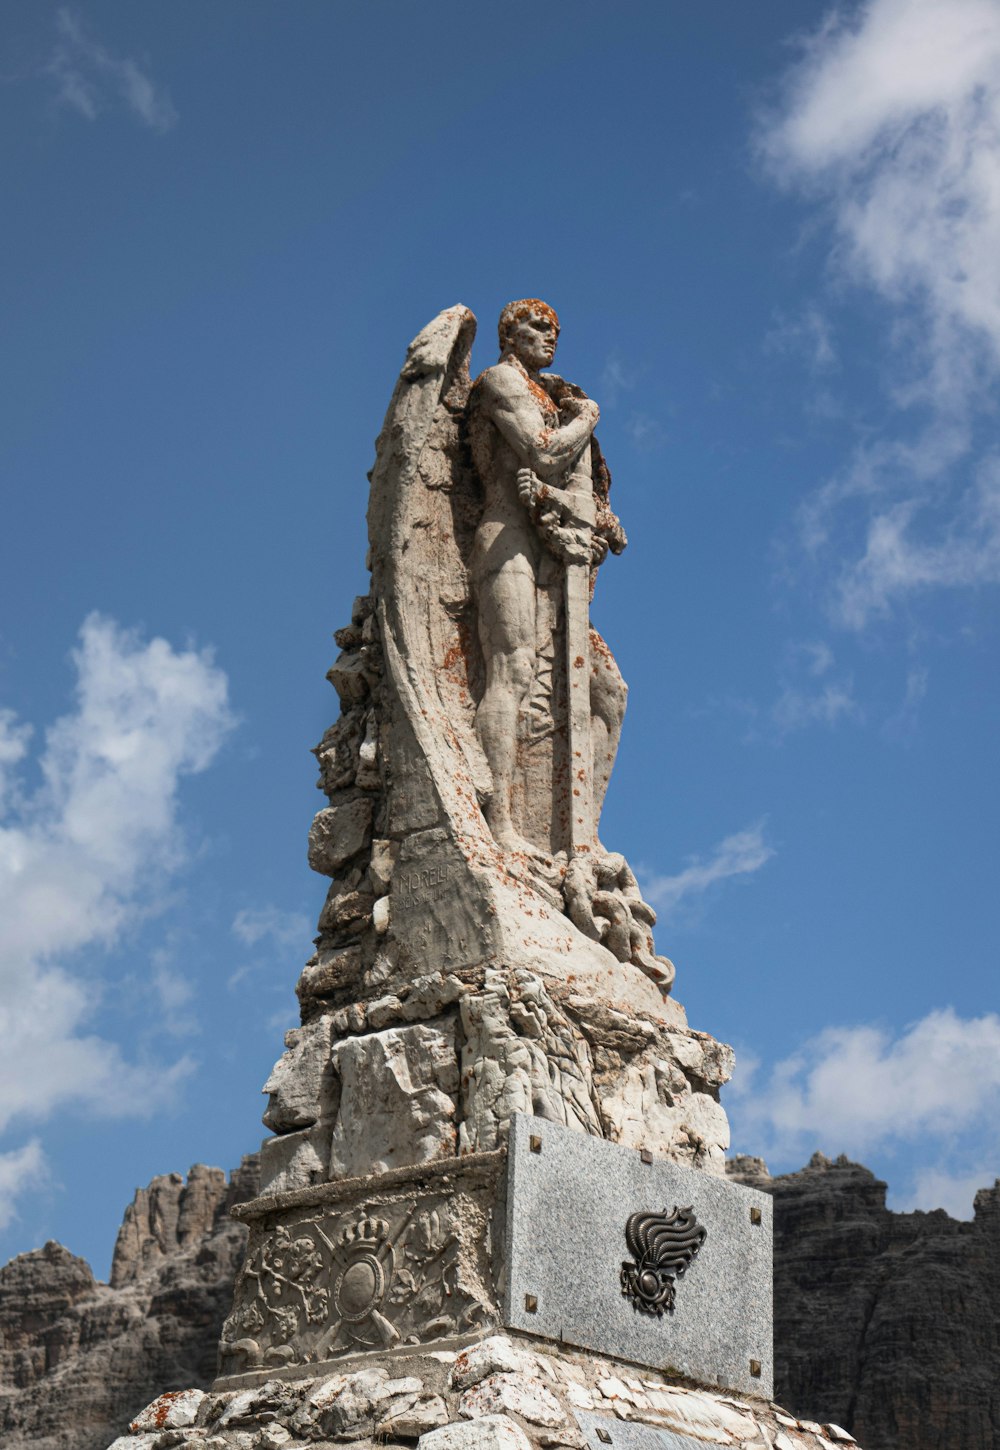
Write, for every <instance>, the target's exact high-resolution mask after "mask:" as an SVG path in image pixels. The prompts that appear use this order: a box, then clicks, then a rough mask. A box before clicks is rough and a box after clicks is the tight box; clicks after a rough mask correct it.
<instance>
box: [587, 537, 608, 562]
mask: <svg viewBox="0 0 1000 1450" xmlns="http://www.w3.org/2000/svg"><path fill="white" fill-rule="evenodd" d="M607 557H608V541H607V539H606V538H605V537H604V536H603V534H594V535H593V536H592V538H591V540H590V562H591V564H592V565H594V567H595V568H596V567H597V566H598V565H600V564H603V563H604V561H605V559H606V558H607Z"/></svg>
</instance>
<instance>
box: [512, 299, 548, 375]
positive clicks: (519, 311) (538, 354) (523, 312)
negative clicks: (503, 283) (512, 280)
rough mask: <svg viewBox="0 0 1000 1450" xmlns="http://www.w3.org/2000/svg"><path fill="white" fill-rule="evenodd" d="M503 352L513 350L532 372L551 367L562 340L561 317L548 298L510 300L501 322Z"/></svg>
mask: <svg viewBox="0 0 1000 1450" xmlns="http://www.w3.org/2000/svg"><path fill="white" fill-rule="evenodd" d="M497 333H498V335H499V338H500V352H501V354H503V355H507V354H509V353H513V354H514V356H515V357H516V358H517V359H518V360H519V361H520V362H522V363H523V364H524V366H525V367H526V368H527V369H528V370H529V372H537V371H538V369H539V368H547V367H548V366H549V364H550V363H551V361H552V359H553V357H554V356H555V351H556V343H557V341H558V340H559V318H558V317H557V316H556V314H555V310H554V309H553V308H551V307H550V306H549V304H548V303H547V302H540V301H539V299H538V298H537V297H522V298H521V300H520V301H519V302H508V303H507V306H506V307H505V308H504V310H503V311H502V312H501V314H500V321H499V323H498V325H497Z"/></svg>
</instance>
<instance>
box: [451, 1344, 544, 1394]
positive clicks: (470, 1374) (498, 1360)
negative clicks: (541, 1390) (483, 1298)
mask: <svg viewBox="0 0 1000 1450" xmlns="http://www.w3.org/2000/svg"><path fill="white" fill-rule="evenodd" d="M537 1372H538V1362H537V1360H536V1358H535V1356H534V1355H533V1354H530V1353H529V1352H528V1351H527V1349H526V1348H525V1347H524V1346H523V1345H522V1344H514V1342H513V1341H512V1340H511V1339H510V1338H508V1336H507V1335H506V1334H491V1335H490V1336H489V1338H488V1339H481V1340H480V1341H479V1343H478V1344H473V1345H470V1346H469V1348H468V1349H463V1350H462V1351H461V1352H460V1353H459V1355H458V1357H457V1359H456V1360H455V1363H454V1365H453V1366H452V1370H451V1375H450V1376H449V1384H450V1385H451V1387H452V1389H455V1390H468V1389H471V1388H472V1386H473V1385H477V1384H479V1382H480V1380H484V1379H486V1377H487V1375H493V1374H521V1375H535V1374H537Z"/></svg>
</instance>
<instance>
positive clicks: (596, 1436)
mask: <svg viewBox="0 0 1000 1450" xmlns="http://www.w3.org/2000/svg"><path fill="white" fill-rule="evenodd" d="M575 1415H576V1422H577V1424H578V1425H579V1426H580V1429H581V1430H582V1431H583V1434H584V1438H585V1439H586V1441H587V1450H705V1441H704V1440H694V1439H692V1437H691V1436H690V1435H678V1434H677V1432H676V1431H675V1430H664V1429H661V1428H660V1427H659V1426H657V1425H642V1424H639V1423H637V1422H636V1421H634V1420H619V1419H617V1418H616V1417H615V1416H614V1415H594V1414H590V1413H589V1412H588V1411H586V1410H576V1411H575Z"/></svg>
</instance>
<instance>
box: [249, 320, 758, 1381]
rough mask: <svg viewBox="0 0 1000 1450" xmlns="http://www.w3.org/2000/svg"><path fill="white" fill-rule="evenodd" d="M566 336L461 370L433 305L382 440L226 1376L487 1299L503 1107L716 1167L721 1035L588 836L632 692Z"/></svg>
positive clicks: (520, 338)
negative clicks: (609, 617)
mask: <svg viewBox="0 0 1000 1450" xmlns="http://www.w3.org/2000/svg"><path fill="white" fill-rule="evenodd" d="M557 333H558V322H557V319H556V316H555V313H554V312H553V311H552V310H551V308H549V307H547V306H546V305H545V304H544V303H541V302H536V301H529V302H518V303H514V304H511V305H510V306H508V307H507V308H505V309H504V313H503V315H502V317H501V324H500V345H501V358H500V361H499V363H497V365H496V366H495V367H490V368H488V369H487V370H486V371H485V372H484V373H483V374H482V375H481V377H480V378H479V379H478V380H477V381H476V383H473V382H472V380H471V377H470V373H469V366H468V363H469V354H470V350H471V346H472V341H473V338H474V335H475V318H474V317H473V316H472V314H471V312H469V311H468V310H467V309H466V308H464V307H452V308H449V309H448V310H447V311H446V312H443V313H441V314H440V315H439V316H438V317H436V318H435V319H434V320H433V321H432V322H431V323H430V324H429V325H428V326H427V327H425V328H424V329H423V331H422V332H421V333H420V334H419V335H418V336H417V337H416V338H415V339H414V341H413V342H412V343H411V345H410V347H409V349H408V351H407V356H406V361H405V363H404V366H403V369H402V372H401V373H400V376H399V380H398V382H397V384H396V388H395V391H394V393H393V396H392V399H391V401H390V403H389V408H388V411H387V413H386V417H385V423H384V425H383V427H382V431H381V433H380V435H379V438H378V440H377V443H376V457H375V466H374V468H373V469H372V473H371V494H370V500H369V509H368V532H369V545H370V549H369V566H370V569H371V589H370V591H369V593H367V594H366V595H364V596H363V597H361V598H359V599H357V600H355V602H354V608H353V610H352V611H351V620H350V623H349V624H347V625H346V626H345V627H344V628H343V629H340V630H338V631H337V633H336V640H337V643H338V645H339V647H340V654H339V656H338V658H337V660H336V662H335V663H334V665H333V667H332V669H331V670H330V672H329V678H330V681H331V683H332V684H333V686H334V687H335V689H336V691H337V693H338V695H339V697H340V704H341V713H340V717H339V719H338V720H337V721H336V722H335V723H334V724H333V725H332V726H331V727H330V729H329V730H328V731H327V732H326V734H325V735H324V737H323V739H322V741H321V742H320V744H319V745H318V746H317V748H316V755H317V758H318V761H319V766H320V780H319V784H320V786H321V788H322V790H323V791H324V792H325V794H326V796H327V797H328V801H329V804H328V805H326V806H325V807H324V808H323V809H322V810H321V811H320V812H319V813H318V814H317V816H316V818H315V820H314V822H313V826H312V830H311V832H310V838H309V860H310V864H311V865H312V866H313V868H314V869H315V870H317V871H319V872H321V873H323V874H324V875H327V876H329V877H331V878H332V882H331V885H330V889H329V892H328V894H327V898H326V902H325V904H324V906H323V910H322V912H321V914H320V919H319V935H318V937H317V939H316V948H317V949H316V953H315V955H314V956H313V957H312V958H311V960H310V961H309V962H308V963H307V965H306V967H305V970H304V971H303V973H302V975H301V978H300V980H299V984H298V988H297V990H298V995H299V999H300V1002H301V1005H302V1026H301V1027H298V1028H296V1029H294V1030H293V1031H291V1032H289V1033H288V1034H287V1036H286V1052H285V1054H284V1056H283V1057H282V1059H281V1061H280V1062H279V1063H278V1064H277V1065H276V1067H275V1070H274V1072H273V1073H272V1074H271V1076H270V1077H269V1078H268V1081H267V1083H266V1086H265V1091H266V1092H267V1094H268V1098H269V1105H268V1109H267V1112H266V1114H265V1117H264V1121H265V1123H266V1125H267V1127H268V1128H269V1129H270V1130H271V1131H272V1132H273V1133H274V1135H275V1136H274V1137H272V1138H269V1139H268V1140H267V1141H266V1142H265V1144H264V1145H263V1148H262V1160H261V1161H262V1184H263V1190H262V1191H263V1197H262V1199H261V1200H260V1205H261V1206H260V1209H259V1212H258V1210H257V1209H252V1210H248V1211H247V1213H248V1220H249V1221H251V1222H252V1224H253V1228H252V1234H251V1241H250V1249H249V1252H248V1257H247V1262H246V1265H245V1267H244V1271H243V1273H242V1275H241V1279H240V1284H239V1287H238V1290H237V1296H236V1305H235V1307H234V1312H233V1314H232V1315H231V1316H230V1320H229V1321H228V1323H227V1328H226V1333H225V1336H224V1344H223V1355H224V1359H225V1362H226V1364H227V1365H228V1366H230V1368H231V1370H232V1371H233V1372H242V1371H243V1370H245V1371H248V1372H249V1371H250V1370H251V1369H253V1368H254V1367H255V1366H280V1365H283V1364H286V1363H287V1364H293V1363H304V1362H310V1361H317V1362H318V1361H319V1360H321V1359H327V1358H336V1357H337V1356H338V1355H341V1354H350V1353H356V1352H359V1351H360V1350H365V1349H374V1348H380V1347H381V1348H385V1347H388V1346H391V1345H392V1344H395V1343H397V1342H398V1341H399V1340H402V1341H404V1342H407V1341H410V1342H412V1341H413V1340H415V1339H416V1340H420V1341H424V1340H431V1339H434V1338H440V1337H441V1336H442V1335H455V1334H463V1333H467V1332H473V1331H474V1332H479V1331H480V1330H481V1329H482V1327H483V1326H484V1325H487V1324H488V1323H490V1322H495V1316H496V1313H497V1307H496V1300H495V1297H493V1290H491V1289H490V1288H489V1281H490V1275H491V1274H492V1273H493V1272H494V1270H493V1269H491V1268H489V1266H488V1263H487V1257H488V1256H487V1254H486V1249H487V1246H488V1245H487V1238H488V1235H486V1230H485V1228H484V1225H485V1224H486V1223H487V1222H488V1221H489V1214H490V1213H492V1212H493V1210H492V1209H489V1210H488V1211H487V1205H488V1203H490V1202H492V1198H491V1195H493V1193H494V1192H495V1190H496V1188H497V1185H498V1183H499V1179H498V1177H497V1175H498V1174H499V1173H500V1168H499V1164H498V1161H497V1160H498V1156H499V1157H502V1154H503V1152H504V1151H505V1145H506V1143H507V1140H508V1136H509V1132H510V1125H511V1122H512V1121H513V1120H514V1118H515V1116H516V1115H517V1114H531V1115H533V1116H535V1117H538V1118H545V1119H548V1120H549V1121H550V1122H552V1123H554V1124H558V1125H561V1126H562V1127H564V1128H571V1129H573V1130H575V1131H577V1132H580V1133H583V1134H586V1135H588V1136H590V1137H593V1138H602V1139H607V1140H609V1141H610V1142H612V1143H616V1144H619V1145H621V1146H623V1147H631V1148H638V1147H642V1148H643V1149H644V1150H652V1151H656V1152H657V1153H660V1154H662V1155H663V1156H665V1157H667V1158H670V1159H672V1160H673V1161H675V1162H677V1163H680V1164H684V1165H687V1166H689V1167H693V1168H698V1169H702V1170H704V1171H705V1172H707V1173H708V1174H709V1175H718V1174H719V1173H721V1171H722V1165H723V1154H724V1149H725V1145H726V1142H727V1138H728V1128H727V1124H726V1117H725V1113H724V1112H723V1111H722V1108H721V1106H720V1104H719V1102H718V1091H719V1087H720V1085H721V1083H722V1082H723V1081H725V1079H726V1077H727V1076H728V1074H729V1070H730V1061H731V1055H730V1053H729V1050H728V1049H727V1048H725V1047H723V1046H722V1045H721V1044H719V1043H716V1042H714V1041H713V1040H712V1039H711V1038H708V1037H706V1036H705V1035H704V1034H703V1033H697V1032H693V1031H691V1030H690V1029H689V1028H688V1026H687V1021H686V1017H685V1014H684V1009H683V1007H681V1005H680V1004H679V1003H678V1002H677V1001H676V1000H675V999H674V998H673V997H672V996H670V995H668V988H669V986H670V981H671V978H672V976H673V968H672V967H671V965H670V963H669V962H667V961H666V959H665V958H662V957H657V956H656V955H655V952H654V948H653V942H652V933H651V928H652V925H653V914H652V912H651V911H650V910H649V908H648V907H646V906H645V905H644V903H643V901H642V899H641V897H640V895H639V891H638V888H637V887H636V884H635V878H634V877H633V876H632V873H631V872H630V870H629V868H628V866H627V865H626V864H625V860H624V858H623V857H622V856H619V855H615V854H612V853H610V852H608V851H606V850H605V849H604V848H603V846H602V845H601V844H600V840H599V837H598V832H597V824H598V816H599V812H600V806H601V802H602V800H603V797H604V791H605V788H606V786H607V781H608V775H609V774H610V770H611V765H612V762H613V760H614V754H615V749H616V747H617V742H618V733H619V729H620V726H621V719H622V714H623V711H624V705H625V686H624V684H623V683H622V680H621V677H620V675H619V673H618V670H617V668H616V667H615V664H614V661H613V659H612V658H611V655H610V652H609V651H608V649H607V647H606V645H605V644H604V642H603V641H602V640H601V639H600V637H599V636H598V635H597V634H596V633H595V632H594V631H592V630H591V629H590V626H589V620H588V613H589V599H590V592H591V589H592V586H593V582H594V576H595V573H596V569H597V567H598V565H599V564H600V562H601V561H602V560H603V559H604V557H605V555H606V554H607V553H609V552H615V553H618V552H620V551H621V550H622V549H623V548H624V546H625V535H624V533H623V531H622V529H621V525H620V524H619V523H618V520H617V519H616V518H615V516H614V514H613V513H612V512H611V507H610V503H609V499H608V491H609V486H610V477H609V474H608V471H607V467H606V465H605V463H604V459H603V457H602V455H601V452H600V449H599V447H598V444H597V440H596V439H595V437H594V426H595V424H596V422H597V416H598V413H597V407H596V405H595V404H594V403H592V402H591V401H590V400H589V399H588V398H586V397H585V396H584V395H583V393H582V392H581V390H580V389H579V388H576V387H574V386H573V385H572V384H569V383H566V382H564V381H563V380H562V379H560V378H558V377H556V376H554V375H553V374H551V373H548V372H546V371H545V367H546V366H547V364H548V363H549V362H551V361H552V357H553V353H554V350H555V343H556V337H557ZM431 1169H433V1173H431V1176H430V1177H428V1176H427V1175H428V1173H429V1172H430V1170H431ZM414 1173H415V1174H416V1175H417V1176H416V1177H414V1176H413V1175H414ZM385 1174H389V1175H390V1176H391V1177H390V1179H386V1180H385V1186H383V1187H379V1186H378V1185H379V1181H380V1177H381V1176H382V1175H385ZM359 1181H360V1183H361V1184H363V1185H364V1187H363V1189H362V1188H360V1187H359ZM390 1181H391V1183H393V1184H397V1185H398V1187H397V1188H396V1189H392V1190H391V1191H389V1192H387V1191H386V1190H387V1188H388V1185H389V1183H390ZM352 1185H353V1186H352ZM303 1189H308V1190H309V1193H310V1194H311V1195H313V1196H312V1197H310V1198H309V1199H308V1202H307V1201H306V1200H305V1199H302V1198H300V1197H298V1196H297V1195H298V1194H300V1192H301V1190H303ZM359 1195H360V1196H359ZM274 1206H280V1227H279V1226H277V1225H278V1223H279V1220H275V1219H273V1218H272V1217H271V1213H272V1207H274ZM484 1215H486V1217H484ZM617 1273H618V1269H617V1268H616V1275H617ZM615 1284H616V1285H617V1278H616V1280H615ZM617 1292H618V1291H617V1288H616V1293H617ZM240 1366H242V1370H241V1369H240Z"/></svg>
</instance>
